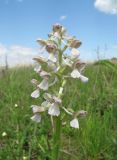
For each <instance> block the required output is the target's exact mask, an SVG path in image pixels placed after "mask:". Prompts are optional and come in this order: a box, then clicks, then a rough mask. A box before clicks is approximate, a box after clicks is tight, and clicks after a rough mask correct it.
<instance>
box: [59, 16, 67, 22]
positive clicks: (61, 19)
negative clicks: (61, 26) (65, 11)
mask: <svg viewBox="0 0 117 160" xmlns="http://www.w3.org/2000/svg"><path fill="white" fill-rule="evenodd" d="M66 18H67V16H65V15H62V16H60V18H59V19H60V21H63V20H65V19H66Z"/></svg>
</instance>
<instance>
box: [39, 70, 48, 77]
mask: <svg viewBox="0 0 117 160" xmlns="http://www.w3.org/2000/svg"><path fill="white" fill-rule="evenodd" d="M40 76H41V77H43V78H45V77H48V76H50V73H48V72H46V71H41V72H40Z"/></svg>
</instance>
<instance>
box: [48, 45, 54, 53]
mask: <svg viewBox="0 0 117 160" xmlns="http://www.w3.org/2000/svg"><path fill="white" fill-rule="evenodd" d="M46 50H47V51H48V52H49V53H55V51H56V46H55V45H54V44H47V45H46Z"/></svg>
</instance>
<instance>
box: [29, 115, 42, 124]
mask: <svg viewBox="0 0 117 160" xmlns="http://www.w3.org/2000/svg"><path fill="white" fill-rule="evenodd" d="M31 119H32V121H34V122H37V123H39V122H41V115H40V114H35V115H34V116H32V117H31Z"/></svg>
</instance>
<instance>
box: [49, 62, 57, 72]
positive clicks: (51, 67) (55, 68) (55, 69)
mask: <svg viewBox="0 0 117 160" xmlns="http://www.w3.org/2000/svg"><path fill="white" fill-rule="evenodd" d="M47 63H48V67H49V68H50V69H51V70H52V71H53V72H57V66H56V65H55V63H54V62H52V61H50V60H48V62H47Z"/></svg>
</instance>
